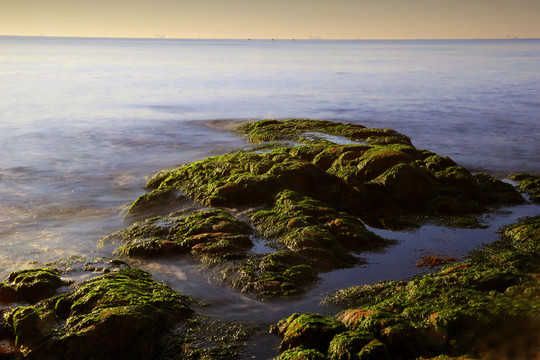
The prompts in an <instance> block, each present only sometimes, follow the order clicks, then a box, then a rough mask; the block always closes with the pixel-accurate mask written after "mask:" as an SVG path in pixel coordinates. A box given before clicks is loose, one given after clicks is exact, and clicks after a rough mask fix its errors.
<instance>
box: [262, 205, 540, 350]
mask: <svg viewBox="0 0 540 360" xmlns="http://www.w3.org/2000/svg"><path fill="white" fill-rule="evenodd" d="M539 229H540V216H537V217H533V218H527V219H523V220H522V221H520V222H518V223H516V224H513V225H510V226H506V227H504V228H502V229H501V239H500V240H498V241H496V242H494V243H492V244H490V245H487V246H485V247H484V248H482V249H480V250H477V251H475V252H473V253H471V255H470V259H469V260H468V261H466V262H462V263H458V264H452V265H448V266H446V267H444V268H443V269H442V270H440V271H437V272H435V273H431V274H425V275H422V276H418V277H416V278H414V279H412V280H409V281H389V282H382V283H378V284H373V285H367V286H359V287H352V288H348V289H344V290H340V291H337V292H335V293H333V294H331V295H330V296H328V297H327V298H326V299H325V304H327V305H328V304H332V305H333V306H337V307H341V308H342V309H344V310H343V311H342V312H341V313H339V314H338V315H337V316H336V317H335V318H333V319H332V320H337V321H339V322H341V323H342V324H343V325H345V326H346V329H347V331H340V332H338V333H337V334H334V335H333V336H332V335H325V340H324V341H325V343H326V341H329V342H328V344H330V350H332V351H329V353H328V356H329V357H330V358H332V356H334V357H335V358H341V356H343V358H347V359H348V358H354V359H364V358H366V359H371V358H373V357H368V354H371V355H369V356H376V357H375V358H383V359H384V358H391V359H398V358H399V359H414V358H418V357H433V356H436V355H444V354H449V355H451V356H454V357H457V356H464V355H472V356H473V357H485V356H487V357H489V356H492V355H494V354H497V355H498V356H502V357H503V358H516V357H518V358H527V357H530V356H531V355H532V354H533V353H534V349H535V348H536V347H537V346H538V335H539V334H540V326H538V324H539V323H538V319H539V318H540V301H539V300H538V299H539V298H540V282H539V278H538V275H537V274H538V273H539V272H540V261H539V258H540V253H539V248H538V243H539V240H540V233H539ZM310 316H312V315H310ZM298 317H299V315H298V314H295V315H293V316H291V317H290V318H288V319H284V320H282V321H281V322H280V323H278V324H277V325H276V326H275V327H274V328H273V331H274V332H275V333H276V334H279V335H281V336H283V337H284V339H285V332H286V331H287V329H288V328H289V327H290V326H291V324H293V323H294V324H295V328H294V334H301V333H302V332H301V330H299V329H298V327H302V326H300V325H298V324H299V323H297V322H296V323H295V321H296V319H297V318H298ZM327 319H330V318H327ZM317 321H319V322H321V323H324V321H325V320H322V319H320V317H317ZM309 328H310V327H309V325H306V329H309ZM310 331H313V330H310ZM355 332H363V333H365V332H367V333H368V334H372V342H371V343H370V344H371V345H369V346H368V345H365V346H363V347H362V349H361V350H359V349H358V348H359V347H360V345H359V343H357V341H353V339H352V338H354V335H353V334H354V333H355ZM310 334H311V333H310ZM310 336H313V338H316V336H315V335H310ZM319 336H321V337H322V336H323V332H320V333H319ZM330 337H332V338H330ZM293 339H294V337H293ZM289 344H292V345H289ZM294 344H296V343H294V342H286V343H285V345H283V346H282V348H287V349H290V348H294V346H301V345H300V344H298V345H294ZM304 347H305V348H316V347H315V346H311V345H310V346H305V345H304ZM374 354H378V355H374Z"/></svg>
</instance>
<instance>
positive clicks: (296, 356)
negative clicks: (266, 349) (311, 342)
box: [276, 347, 328, 360]
mask: <svg viewBox="0 0 540 360" xmlns="http://www.w3.org/2000/svg"><path fill="white" fill-rule="evenodd" d="M327 359H328V358H327V357H326V356H325V355H324V354H323V353H321V352H320V351H318V350H315V349H303V348H301V347H300V348H294V349H291V350H285V351H284V352H282V353H281V355H279V356H278V357H277V358H276V360H327Z"/></svg>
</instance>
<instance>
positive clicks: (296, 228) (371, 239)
mask: <svg viewBox="0 0 540 360" xmlns="http://www.w3.org/2000/svg"><path fill="white" fill-rule="evenodd" d="M248 216H249V217H250V218H251V220H252V221H253V223H254V224H255V225H256V226H257V228H258V229H259V231H260V232H261V233H262V234H263V235H264V236H265V237H269V238H276V239H277V241H278V242H279V243H281V244H282V245H283V246H284V247H285V248H287V249H289V250H290V251H293V252H295V253H298V254H300V255H302V256H305V257H306V258H307V259H309V264H310V265H311V266H315V267H317V268H318V269H321V270H325V269H326V270H328V269H333V268H337V267H340V266H341V267H343V266H350V265H353V264H355V263H356V262H358V260H357V259H356V258H355V257H353V256H352V255H351V254H350V252H356V253H360V252H365V251H372V250H376V249H381V248H383V247H386V246H388V245H390V244H393V243H394V242H391V241H389V240H385V239H383V238H381V237H380V236H377V235H375V234H374V233H372V232H371V231H369V230H367V229H366V227H365V226H364V224H363V223H362V222H361V221H360V220H359V219H358V218H356V217H354V216H351V215H349V214H347V213H344V212H338V211H336V210H335V209H333V208H331V207H329V206H327V205H325V204H324V203H322V202H320V201H317V200H314V199H312V198H309V197H307V196H303V195H300V194H298V193H296V192H294V191H290V190H285V191H283V192H281V193H279V194H278V195H277V196H276V199H275V205H274V207H273V208H271V209H269V210H260V211H257V212H254V213H251V214H249V215H248Z"/></svg>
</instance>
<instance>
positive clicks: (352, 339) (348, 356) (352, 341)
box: [328, 331, 375, 360]
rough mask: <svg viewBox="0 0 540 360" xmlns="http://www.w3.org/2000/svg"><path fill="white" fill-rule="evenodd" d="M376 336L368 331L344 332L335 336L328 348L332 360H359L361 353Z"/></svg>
mask: <svg viewBox="0 0 540 360" xmlns="http://www.w3.org/2000/svg"><path fill="white" fill-rule="evenodd" d="M374 338H375V336H374V335H373V334H372V333H369V332H366V331H352V332H344V333H341V334H338V335H336V336H334V338H333V339H332V341H331V342H330V347H329V348H328V358H329V359H330V360H357V359H358V358H359V354H358V353H359V352H361V351H362V349H363V348H364V347H365V346H366V345H368V344H369V343H370V342H371V341H372V340H374Z"/></svg>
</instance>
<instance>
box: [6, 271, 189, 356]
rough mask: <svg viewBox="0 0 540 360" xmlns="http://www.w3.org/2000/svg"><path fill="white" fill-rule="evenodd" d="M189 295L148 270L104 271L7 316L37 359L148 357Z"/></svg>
mask: <svg viewBox="0 0 540 360" xmlns="http://www.w3.org/2000/svg"><path fill="white" fill-rule="evenodd" d="M189 303H190V300H189V299H188V298H187V297H185V296H183V295H180V294H178V293H176V292H175V291H173V290H172V289H170V288H169V287H167V286H166V285H164V284H160V283H156V282H154V281H153V280H152V279H151V277H150V275H149V274H148V273H145V272H143V271H140V270H135V269H125V270H120V271H118V272H116V273H110V274H106V275H103V276H100V277H97V278H94V279H92V280H89V281H87V282H85V283H82V284H81V285H79V286H78V287H77V288H76V289H75V290H73V291H71V292H69V293H64V294H61V295H58V296H55V297H52V298H49V299H47V300H44V301H42V302H41V303H39V304H37V305H35V306H29V307H18V308H15V309H14V310H12V311H11V312H9V313H8V314H7V316H6V319H7V322H8V325H9V327H10V328H11V329H12V331H13V334H14V336H15V338H16V344H17V346H19V347H20V348H21V349H22V350H23V352H25V353H27V354H29V355H30V356H31V357H33V358H40V359H53V358H55V359H96V358H99V359H112V358H115V359H150V358H152V356H153V354H154V353H155V352H156V351H157V348H156V347H157V344H158V342H159V341H160V338H161V336H163V335H164V334H165V333H166V332H167V331H168V330H169V329H170V328H171V327H172V325H173V324H175V323H177V322H179V321H182V320H184V319H186V318H187V317H188V316H189V315H190V314H191V313H192V312H193V311H192V310H191V308H190V306H189Z"/></svg>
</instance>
